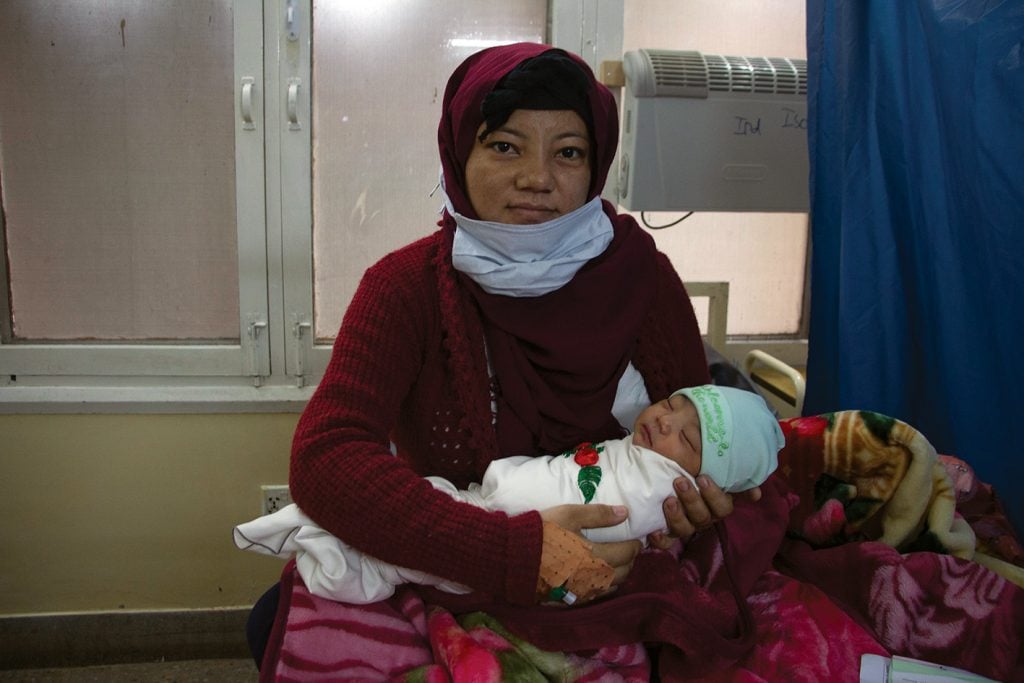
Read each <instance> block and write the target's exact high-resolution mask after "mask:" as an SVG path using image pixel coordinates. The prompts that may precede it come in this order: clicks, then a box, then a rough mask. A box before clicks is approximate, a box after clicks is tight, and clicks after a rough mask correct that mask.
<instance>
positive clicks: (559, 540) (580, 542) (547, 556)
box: [537, 522, 615, 605]
mask: <svg viewBox="0 0 1024 683" xmlns="http://www.w3.org/2000/svg"><path fill="white" fill-rule="evenodd" d="M592 547H593V544H592V543H590V542H589V541H587V540H586V539H584V538H583V537H582V536H579V535H578V534H574V533H572V532H571V531H569V530H567V529H564V528H562V527H560V526H558V525H557V524H555V523H554V522H545V523H544V542H543V548H542V550H541V558H540V572H539V576H538V577H537V598H538V600H540V601H541V602H545V601H556V602H557V601H561V602H564V603H566V604H568V605H572V604H574V603H576V602H581V603H582V602H586V601H588V600H591V599H593V598H595V597H597V596H598V595H601V594H602V593H604V592H605V591H606V590H607V589H608V587H609V586H611V583H612V579H613V578H614V577H615V571H614V570H613V569H612V568H611V566H609V565H608V563H606V562H604V561H603V560H600V559H598V558H596V557H594V556H593V555H591V554H590V549H591V548H592Z"/></svg>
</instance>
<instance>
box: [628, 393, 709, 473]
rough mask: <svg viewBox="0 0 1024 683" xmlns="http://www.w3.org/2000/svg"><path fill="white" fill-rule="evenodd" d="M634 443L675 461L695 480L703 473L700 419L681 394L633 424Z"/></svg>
mask: <svg viewBox="0 0 1024 683" xmlns="http://www.w3.org/2000/svg"><path fill="white" fill-rule="evenodd" d="M633 443H634V444H636V445H637V446H643V447H644V448H649V449H651V450H652V451H654V452H655V453H659V454H661V455H663V456H665V457H666V458H668V459H669V460H672V461H674V462H676V463H677V464H678V465H679V466H680V467H682V468H683V469H684V470H686V471H687V472H689V473H690V474H692V475H693V476H695V477H696V476H697V474H698V473H699V472H700V460H701V458H700V453H701V450H700V449H701V443H700V416H699V415H698V414H697V408H696V407H695V406H694V405H693V402H691V401H690V399H688V398H686V397H685V396H683V395H681V394H677V395H675V396H671V397H669V398H667V399H665V400H664V401H659V402H657V403H654V404H652V405H650V406H648V407H646V408H644V409H643V411H642V412H641V413H640V415H638V416H637V418H636V423H634V425H633Z"/></svg>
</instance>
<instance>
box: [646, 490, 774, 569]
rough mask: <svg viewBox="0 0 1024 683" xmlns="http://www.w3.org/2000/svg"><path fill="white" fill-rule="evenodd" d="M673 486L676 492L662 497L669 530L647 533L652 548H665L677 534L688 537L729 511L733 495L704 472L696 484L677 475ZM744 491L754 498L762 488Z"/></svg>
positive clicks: (757, 496)
mask: <svg viewBox="0 0 1024 683" xmlns="http://www.w3.org/2000/svg"><path fill="white" fill-rule="evenodd" d="M673 486H674V487H675V491H676V496H675V497H670V498H667V499H665V502H664V503H663V504H662V510H663V511H664V512H665V526H666V527H667V528H668V532H667V533H666V532H663V531H656V532H654V533H653V534H651V535H650V536H649V537H648V542H649V543H650V544H651V545H652V546H653V547H655V548H660V549H662V550H666V549H668V548H670V547H671V546H672V544H673V543H674V542H675V539H677V538H679V539H682V540H683V541H687V540H689V539H690V538H691V537H692V536H693V535H694V534H695V533H697V532H698V531H703V530H704V529H707V528H709V527H711V525H713V524H714V523H715V522H717V521H718V520H720V519H724V518H726V517H728V516H729V515H730V514H732V495H731V494H728V493H726V492H725V491H723V490H722V489H721V488H719V487H718V484H716V483H715V482H713V481H712V480H711V478H710V477H708V476H707V475H706V474H702V475H700V476H698V477H697V488H694V486H693V484H692V483H691V482H690V480H689V479H687V478H686V477H679V478H678V479H676V480H675V481H674V482H673ZM743 495H745V496H747V497H749V498H750V500H753V501H756V500H760V498H761V489H760V488H757V487H755V488H752V489H750V490H748V491H744V492H743Z"/></svg>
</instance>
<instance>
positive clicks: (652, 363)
mask: <svg viewBox="0 0 1024 683" xmlns="http://www.w3.org/2000/svg"><path fill="white" fill-rule="evenodd" d="M633 363H634V365H636V368H637V370H639V371H640V374H641V375H643V377H644V382H645V384H646V385H647V392H648V394H649V395H650V397H651V400H652V401H660V400H661V399H663V398H665V397H666V396H668V395H669V394H671V393H672V392H673V391H676V390H677V389H680V388H682V387H691V386H697V385H698V384H707V383H709V382H710V381H711V373H710V371H709V370H708V363H707V357H706V356H705V355H704V340H703V339H702V338H701V335H700V326H699V325H698V324H697V316H696V314H695V313H694V311H693V304H691V303H690V297H689V295H688V294H687V293H686V288H685V287H684V286H683V283H682V280H680V278H679V274H678V273H676V270H675V268H673V267H672V263H671V262H670V261H669V259H668V257H667V256H665V254H663V253H661V252H659V253H658V287H657V294H656V295H655V301H654V303H653V305H652V306H651V312H650V315H649V316H648V318H647V320H646V321H645V323H644V326H643V329H642V330H641V333H640V339H639V340H638V344H637V351H636V354H635V355H634V358H633Z"/></svg>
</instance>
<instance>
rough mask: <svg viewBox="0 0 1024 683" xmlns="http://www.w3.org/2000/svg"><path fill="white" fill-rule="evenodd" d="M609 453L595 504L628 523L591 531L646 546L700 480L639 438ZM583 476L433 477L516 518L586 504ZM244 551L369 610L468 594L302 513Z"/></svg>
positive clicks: (459, 495) (286, 512)
mask: <svg viewBox="0 0 1024 683" xmlns="http://www.w3.org/2000/svg"><path fill="white" fill-rule="evenodd" d="M594 445H595V447H602V450H601V452H600V453H599V454H598V461H597V462H596V463H595V464H593V465H589V466H590V467H597V468H599V469H600V475H601V476H600V482H599V483H598V484H597V485H596V488H595V490H594V494H593V498H592V500H591V501H590V502H592V503H603V504H608V505H625V506H626V507H627V508H629V517H628V518H627V519H626V520H625V521H624V522H622V523H621V524H618V525H616V526H613V527H603V528H598V529H585V530H584V531H583V535H584V536H586V537H587V538H589V539H590V540H592V541H595V542H599V543H601V542H611V541H624V540H630V539H640V540H644V539H645V538H646V537H647V535H648V534H650V533H652V532H654V531H658V530H661V529H664V528H665V517H664V513H663V512H662V508H661V504H662V501H664V500H665V499H666V498H667V497H669V496H670V495H672V492H673V490H672V482H673V480H675V479H677V478H678V477H680V476H685V477H688V478H690V479H691V480H692V479H693V478H692V477H690V475H689V474H687V473H686V472H685V471H684V470H683V469H682V468H681V467H680V466H679V465H677V464H676V463H674V462H672V461H671V460H669V459H668V458H665V457H663V456H661V455H659V454H657V453H655V452H654V451H651V450H648V449H646V448H642V447H640V446H636V445H634V444H633V443H632V436H626V437H624V438H622V439H616V440H612V441H605V442H601V443H598V444H594ZM582 469H583V466H581V465H580V464H579V463H577V462H576V459H575V458H574V457H573V453H568V454H562V455H550V456H543V457H528V456H514V457H510V458H502V459H501V460H495V461H494V462H492V463H491V464H490V465H489V466H488V468H487V471H486V472H485V473H484V478H483V482H482V483H481V484H472V485H470V488H469V490H459V489H457V488H455V486H454V485H453V484H452V483H451V482H449V481H447V480H446V479H442V478H440V477H426V479H427V481H429V482H430V483H431V484H432V485H433V486H434V487H435V488H437V489H438V490H440V491H444V492H445V493H447V494H449V495H450V496H452V498H454V499H456V500H459V501H462V502H465V503H469V504H472V505H476V506H478V507H482V508H485V509H487V510H494V511H501V512H505V513H507V514H510V515H515V514H520V513H522V512H527V511H529V510H544V509H547V508H549V507H553V506H555V505H562V504H565V503H583V502H585V499H584V493H583V490H582V489H581V487H580V471H581V470H582ZM234 542H235V545H236V546H237V547H238V548H241V549H243V550H252V551H254V552H258V553H262V554H265V555H274V556H277V557H281V558H290V557H291V556H292V555H294V556H295V561H296V568H297V569H298V571H299V575H300V576H301V577H302V579H303V581H304V582H305V583H306V587H307V588H308V589H309V591H310V592H311V593H313V594H314V595H317V596H320V597H323V598H329V599H332V600H338V601H341V602H348V603H353V604H365V603H370V602H377V601H379V600H384V599H386V598H388V597H390V596H391V595H393V594H394V592H395V587H396V586H398V585H401V584H403V583H416V584H420V585H427V586H435V587H437V588H439V589H441V590H444V591H448V592H450V593H466V592H469V589H468V588H467V587H466V586H463V585H461V584H458V583H455V582H452V581H447V580H445V579H442V578H440V577H437V576H433V575H430V574H426V573H424V572H421V571H416V570H414V569H407V568H403V567H398V566H395V565H393V564H390V563H387V562H383V561H381V560H378V559H376V558H374V557H372V556H370V555H367V554H366V553H363V552H360V551H358V550H356V549H355V548H353V547H351V546H350V545H348V544H347V543H344V542H343V541H341V540H340V539H338V538H336V537H335V536H332V535H331V534H330V533H328V532H327V531H325V530H324V529H322V528H320V527H319V526H318V525H317V524H316V522H314V521H313V520H311V519H310V518H309V517H307V516H306V515H305V514H304V513H303V512H302V511H301V510H300V509H299V508H298V507H297V506H295V505H289V506H287V507H285V508H283V509H281V510H279V511H278V512H275V513H273V514H271V515H265V516H263V517H259V518H257V519H254V520H252V521H251V522H246V523H245V524H240V525H238V526H236V527H235V529H234Z"/></svg>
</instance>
